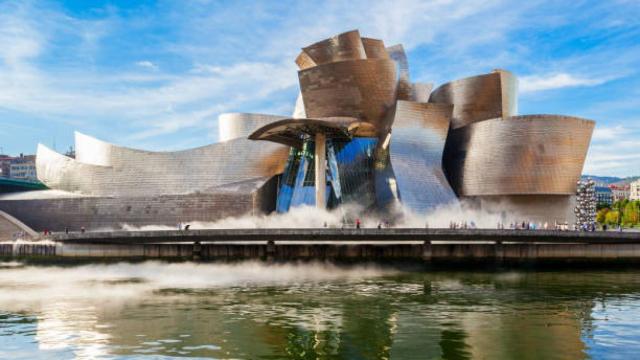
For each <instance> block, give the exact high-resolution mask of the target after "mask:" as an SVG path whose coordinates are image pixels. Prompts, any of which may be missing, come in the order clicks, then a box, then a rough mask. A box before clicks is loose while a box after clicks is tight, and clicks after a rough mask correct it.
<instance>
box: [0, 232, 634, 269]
mask: <svg viewBox="0 0 640 360" xmlns="http://www.w3.org/2000/svg"><path fill="white" fill-rule="evenodd" d="M0 256H14V257H15V256H18V257H20V256H24V257H30V256H35V257H63V258H93V259H98V258H141V259H156V258H166V259H170V258H179V259H196V260H217V259H221V260H236V259H267V260H321V261H324V260H349V261H350V260H364V261H387V260H391V261H393V260H418V261H423V262H431V263H463V264H464V263H471V262H476V261H481V262H491V263H509V262H517V263H520V262H525V263H527V262H533V263H536V262H541V263H542V262H547V261H549V262H562V263H567V262H568V263H577V262H584V263H587V264H592V263H611V262H624V263H632V264H637V265H640V233H638V232H575V231H545V230H495V229H473V230H471V229H468V230H460V229H457V230H450V229H395V228H392V229H220V230H189V231H133V232H120V231H116V232H88V233H84V234H83V233H71V234H54V235H52V236H49V237H48V238H47V239H46V240H45V241H42V242H36V243H10V242H5V243H2V244H0Z"/></svg>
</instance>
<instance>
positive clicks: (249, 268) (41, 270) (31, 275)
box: [0, 261, 394, 311]
mask: <svg viewBox="0 0 640 360" xmlns="http://www.w3.org/2000/svg"><path fill="white" fill-rule="evenodd" d="M393 273H394V271H393V270H390V269H383V268H381V267H378V266H374V265H369V266H364V265H361V266H354V267H349V268H344V267H338V266H336V265H332V264H328V263H319V262H316V263H305V264H295V263H287V264H267V263H263V262H258V261H249V262H242V263H192V262H181V263H166V262H159V261H147V262H143V263H124V262H123V263H116V264H87V265H79V266H73V267H57V266H51V267H50V266H30V265H25V264H22V263H20V262H18V261H9V262H0V309H4V310H12V311H22V310H25V309H33V308H38V307H39V306H42V305H43V304H45V303H47V302H51V301H58V300H65V301H73V300H82V301H85V300H95V301H100V300H101V299H109V301H110V302H121V301H132V300H135V298H136V297H141V296H147V295H149V294H151V293H153V292H154V291H158V290H161V289H167V288H171V289H204V288H219V287H225V286H243V287H246V286H273V285H286V284H295V283H301V282H305V283H317V282H323V281H337V280H339V281H353V280H358V281H360V280H362V279H366V278H372V277H379V276H383V275H390V274H393Z"/></svg>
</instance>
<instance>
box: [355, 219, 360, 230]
mask: <svg viewBox="0 0 640 360" xmlns="http://www.w3.org/2000/svg"><path fill="white" fill-rule="evenodd" d="M356 229H360V219H356Z"/></svg>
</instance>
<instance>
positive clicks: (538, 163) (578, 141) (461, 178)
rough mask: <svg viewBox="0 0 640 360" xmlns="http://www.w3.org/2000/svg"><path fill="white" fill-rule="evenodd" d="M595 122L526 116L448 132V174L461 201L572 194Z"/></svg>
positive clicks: (559, 117)
mask: <svg viewBox="0 0 640 360" xmlns="http://www.w3.org/2000/svg"><path fill="white" fill-rule="evenodd" d="M593 128H594V122H593V121H591V120H585V119H580V118H575V117H569V116H558V115H526V116H513V117H509V118H507V119H492V120H485V121H481V122H477V123H473V124H471V125H468V126H465V127H462V128H459V129H455V130H453V131H451V132H450V134H449V138H448V139H447V145H446V150H445V162H444V165H445V169H446V172H447V176H448V179H449V181H450V182H451V184H452V186H453V188H454V189H455V191H456V193H457V194H458V195H459V196H487V195H534V194H535V195H573V194H574V193H575V189H576V181H578V179H579V178H580V174H581V173H582V167H583V164H584V160H585V157H586V154H587V150H588V147H589V142H590V139H591V134H592V132H593Z"/></svg>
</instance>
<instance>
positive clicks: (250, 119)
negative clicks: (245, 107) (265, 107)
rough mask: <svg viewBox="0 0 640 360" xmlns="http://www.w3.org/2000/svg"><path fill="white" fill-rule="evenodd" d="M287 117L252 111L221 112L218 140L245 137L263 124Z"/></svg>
mask: <svg viewBox="0 0 640 360" xmlns="http://www.w3.org/2000/svg"><path fill="white" fill-rule="evenodd" d="M286 118H287V117H286V116H276V115H266V114H250V113H226V114H221V115H220V116H218V140H219V141H221V142H222V141H228V140H232V139H238V138H245V137H247V136H249V134H251V133H252V132H254V131H255V130H256V129H258V128H260V127H262V126H265V125H267V124H270V123H272V122H275V121H279V120H282V119H286Z"/></svg>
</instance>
